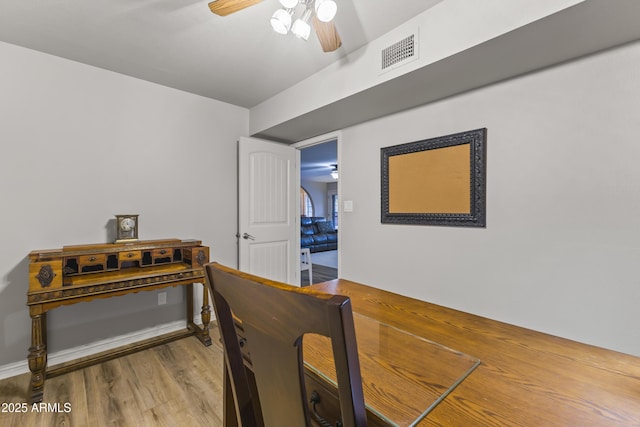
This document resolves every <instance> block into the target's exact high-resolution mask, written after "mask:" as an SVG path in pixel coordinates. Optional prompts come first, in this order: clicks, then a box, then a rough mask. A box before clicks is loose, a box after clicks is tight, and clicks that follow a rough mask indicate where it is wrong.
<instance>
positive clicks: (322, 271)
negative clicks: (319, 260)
mask: <svg viewBox="0 0 640 427" xmlns="http://www.w3.org/2000/svg"><path fill="white" fill-rule="evenodd" d="M311 276H312V277H311V278H312V279H313V283H321V282H326V281H328V280H333V279H337V278H338V269H337V268H332V267H327V266H325V265H320V264H313V266H312V274H311ZM307 285H309V272H308V271H302V272H301V273H300V286H307Z"/></svg>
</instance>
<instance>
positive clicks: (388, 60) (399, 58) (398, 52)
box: [382, 34, 416, 71]
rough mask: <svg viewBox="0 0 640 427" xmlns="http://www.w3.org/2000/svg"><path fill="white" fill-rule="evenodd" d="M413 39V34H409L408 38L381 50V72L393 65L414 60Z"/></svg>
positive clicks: (414, 47) (414, 48)
mask: <svg viewBox="0 0 640 427" xmlns="http://www.w3.org/2000/svg"><path fill="white" fill-rule="evenodd" d="M415 39H416V38H415V34H411V35H410V36H409V37H406V38H404V39H402V40H400V41H399V42H397V43H394V44H392V45H391V46H389V47H387V48H384V49H382V70H383V71H384V70H386V69H387V68H389V67H392V66H393V65H396V64H399V63H401V62H405V61H408V60H411V59H415V55H416V46H415Z"/></svg>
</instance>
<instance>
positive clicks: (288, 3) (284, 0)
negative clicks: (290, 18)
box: [280, 0, 298, 9]
mask: <svg viewBox="0 0 640 427" xmlns="http://www.w3.org/2000/svg"><path fill="white" fill-rule="evenodd" d="M280 4H281V5H282V6H283V7H284V8H285V9H293V8H294V7H296V6H297V5H298V0H280Z"/></svg>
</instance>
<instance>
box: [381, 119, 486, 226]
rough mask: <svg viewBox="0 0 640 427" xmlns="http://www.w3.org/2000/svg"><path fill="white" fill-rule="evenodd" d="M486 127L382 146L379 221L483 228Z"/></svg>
mask: <svg viewBox="0 0 640 427" xmlns="http://www.w3.org/2000/svg"><path fill="white" fill-rule="evenodd" d="M486 138H487V129H486V128H482V129H476V130H471V131H467V132H461V133H456V134H452V135H446V136H441V137H437V138H431V139H425V140H422V141H416V142H410V143H407V144H400V145H394V146H391V147H383V148H381V149H380V160H381V178H382V182H381V205H382V206H381V207H382V212H381V222H382V223H387V224H413V225H440V226H455V227H486V155H487V146H486Z"/></svg>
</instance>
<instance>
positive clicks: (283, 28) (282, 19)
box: [271, 9, 291, 34]
mask: <svg viewBox="0 0 640 427" xmlns="http://www.w3.org/2000/svg"><path fill="white" fill-rule="evenodd" d="M271 27H272V28H273V31H275V32H276V33H278V34H287V33H288V32H289V28H291V10H285V9H278V10H276V11H275V12H274V13H273V16H271Z"/></svg>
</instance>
